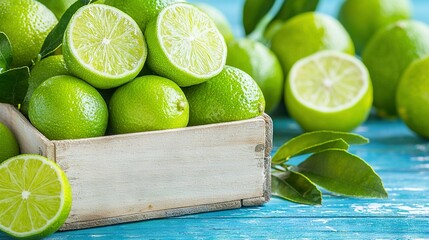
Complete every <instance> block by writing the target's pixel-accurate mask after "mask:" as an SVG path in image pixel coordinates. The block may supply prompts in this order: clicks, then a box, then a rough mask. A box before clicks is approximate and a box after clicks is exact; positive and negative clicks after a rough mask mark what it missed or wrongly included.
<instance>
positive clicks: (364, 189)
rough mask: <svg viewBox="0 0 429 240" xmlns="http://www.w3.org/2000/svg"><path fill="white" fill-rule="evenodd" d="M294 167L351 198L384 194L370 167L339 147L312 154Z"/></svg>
mask: <svg viewBox="0 0 429 240" xmlns="http://www.w3.org/2000/svg"><path fill="white" fill-rule="evenodd" d="M295 170H296V171H298V172H300V173H302V174H304V175H305V176H307V177H308V178H309V179H310V180H311V181H312V182H314V183H315V184H317V185H319V186H321V187H323V188H325V189H327V190H329V191H332V192H335V193H339V194H342V195H346V196H355V197H373V198H386V197H387V192H386V190H385V189H384V186H383V182H382V180H381V178H380V177H379V176H378V175H377V173H376V172H375V171H374V170H373V169H372V167H371V166H370V165H368V163H366V162H365V161H364V160H363V159H361V158H359V157H358V156H356V155H353V154H351V153H348V152H347V151H345V150H342V149H330V150H325V151H322V152H318V153H315V154H313V155H312V156H310V157H309V158H308V159H306V160H305V161H304V162H302V163H301V164H299V165H298V166H297V168H296V169H295Z"/></svg>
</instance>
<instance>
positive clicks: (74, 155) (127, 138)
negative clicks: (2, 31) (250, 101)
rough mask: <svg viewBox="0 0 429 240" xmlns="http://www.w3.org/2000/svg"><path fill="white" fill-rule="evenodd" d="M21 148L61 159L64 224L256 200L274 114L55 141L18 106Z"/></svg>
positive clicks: (264, 186) (0, 116)
mask: <svg viewBox="0 0 429 240" xmlns="http://www.w3.org/2000/svg"><path fill="white" fill-rule="evenodd" d="M0 121H1V122H3V123H5V124H6V125H7V126H9V127H10V128H11V129H12V131H13V132H14V133H15V135H16V136H17V139H18V142H19V144H20V147H21V152H22V153H37V154H41V155H44V156H46V157H48V158H50V159H51V160H53V161H55V162H56V163H57V164H59V166H60V167H61V168H62V169H63V170H64V172H65V173H66V175H67V177H68V179H69V181H70V184H71V186H72V191H73V204H72V210H71V213H70V215H69V217H68V219H67V221H66V223H65V224H64V225H63V226H62V228H61V230H71V229H81V228H89V227H96V226H104V225H112V224H117V223H123V222H132V221H140V220H147V219H154V218H163V217H171V216H181V215H185V214H192V213H199V212H208V211H215V210H223V209H233V208H240V207H243V206H256V205H261V204H263V203H265V202H267V201H268V200H269V198H270V193H271V192H270V184H271V181H270V180H271V179H270V168H271V167H270V160H271V158H270V152H271V149H272V121H271V118H270V117H269V116H268V115H264V116H260V117H256V118H253V119H249V120H243V121H235V122H228V123H220V124H210V125H205V126H195V127H187V128H181V129H172V130H163V131H152V132H142V133H132V134H121V135H111V136H104V137H97V138H88V139H78V140H61V141H51V140H49V139H47V138H46V137H45V136H43V134H41V133H40V132H39V131H38V130H37V129H35V128H34V127H33V126H32V125H31V124H30V122H29V121H28V120H27V119H26V118H25V117H24V116H23V115H22V114H21V113H20V112H19V111H18V110H17V109H16V108H15V107H13V106H11V105H7V104H1V103H0Z"/></svg>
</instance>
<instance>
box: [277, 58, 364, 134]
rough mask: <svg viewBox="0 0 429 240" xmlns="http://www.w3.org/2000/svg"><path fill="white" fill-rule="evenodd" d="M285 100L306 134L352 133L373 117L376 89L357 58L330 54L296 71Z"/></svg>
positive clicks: (304, 61) (304, 62)
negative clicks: (326, 131)
mask: <svg viewBox="0 0 429 240" xmlns="http://www.w3.org/2000/svg"><path fill="white" fill-rule="evenodd" d="M285 96H286V100H285V101H286V103H285V104H286V106H287V108H288V110H289V113H290V115H291V116H292V118H294V119H295V120H296V121H297V122H298V124H299V125H300V126H301V127H302V128H303V129H304V130H305V131H316V130H333V131H351V130H353V129H354V128H356V127H357V126H359V125H360V124H361V123H363V122H364V121H365V120H366V119H367V117H368V115H369V112H370V110H371V106H372V85H371V80H370V77H369V73H368V70H367V69H366V67H365V66H364V65H363V63H362V62H361V61H359V60H358V59H357V58H356V57H354V56H351V55H349V54H345V53H341V52H338V51H332V50H330V51H329V50H328V51H322V52H319V53H316V54H313V55H310V56H308V57H306V58H303V59H302V60H300V61H298V62H297V63H296V64H295V65H294V66H293V67H292V69H291V71H290V73H289V76H288V80H287V82H286V89H285Z"/></svg>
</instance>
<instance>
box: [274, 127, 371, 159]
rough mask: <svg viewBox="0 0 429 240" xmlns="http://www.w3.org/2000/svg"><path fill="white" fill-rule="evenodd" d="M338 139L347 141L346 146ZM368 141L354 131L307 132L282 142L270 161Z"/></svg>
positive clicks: (343, 147) (342, 147)
mask: <svg viewBox="0 0 429 240" xmlns="http://www.w3.org/2000/svg"><path fill="white" fill-rule="evenodd" d="M339 139H342V140H343V141H344V142H345V143H347V146H346V145H344V144H343V143H341V141H339ZM368 142H369V140H368V139H367V138H365V137H362V136H361V135H358V134H355V133H346V132H335V131H315V132H308V133H304V134H301V135H299V136H297V137H295V138H292V139H291V140H289V141H288V142H286V143H285V144H283V145H282V146H281V147H280V148H279V149H278V150H277V152H276V153H275V154H274V156H273V158H272V163H273V164H278V163H282V162H285V161H288V160H289V158H291V157H293V156H298V155H302V154H306V153H313V152H318V151H321V150H325V149H329V148H340V149H348V145H350V144H365V143H368ZM341 145H343V146H341ZM346 147H347V148H346Z"/></svg>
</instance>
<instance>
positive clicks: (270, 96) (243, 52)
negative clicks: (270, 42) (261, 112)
mask: <svg viewBox="0 0 429 240" xmlns="http://www.w3.org/2000/svg"><path fill="white" fill-rule="evenodd" d="M226 64H227V65H229V66H233V67H236V68H239V69H241V70H243V71H245V72H246V73H247V74H249V75H250V76H251V77H252V78H253V79H254V80H255V81H256V82H257V83H258V86H259V87H260V88H261V90H262V93H263V94H264V98H265V112H267V113H270V112H272V111H273V110H274V109H275V107H276V106H277V105H278V104H279V102H280V101H281V98H282V93H283V82H284V76H283V71H282V67H281V65H280V62H279V60H278V59H277V57H276V55H275V54H274V53H273V52H272V51H271V50H270V49H269V48H267V47H265V45H263V44H262V43H260V42H257V41H255V40H251V39H248V38H243V39H237V40H233V41H231V42H230V43H229V44H228V56H227V59H226Z"/></svg>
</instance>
